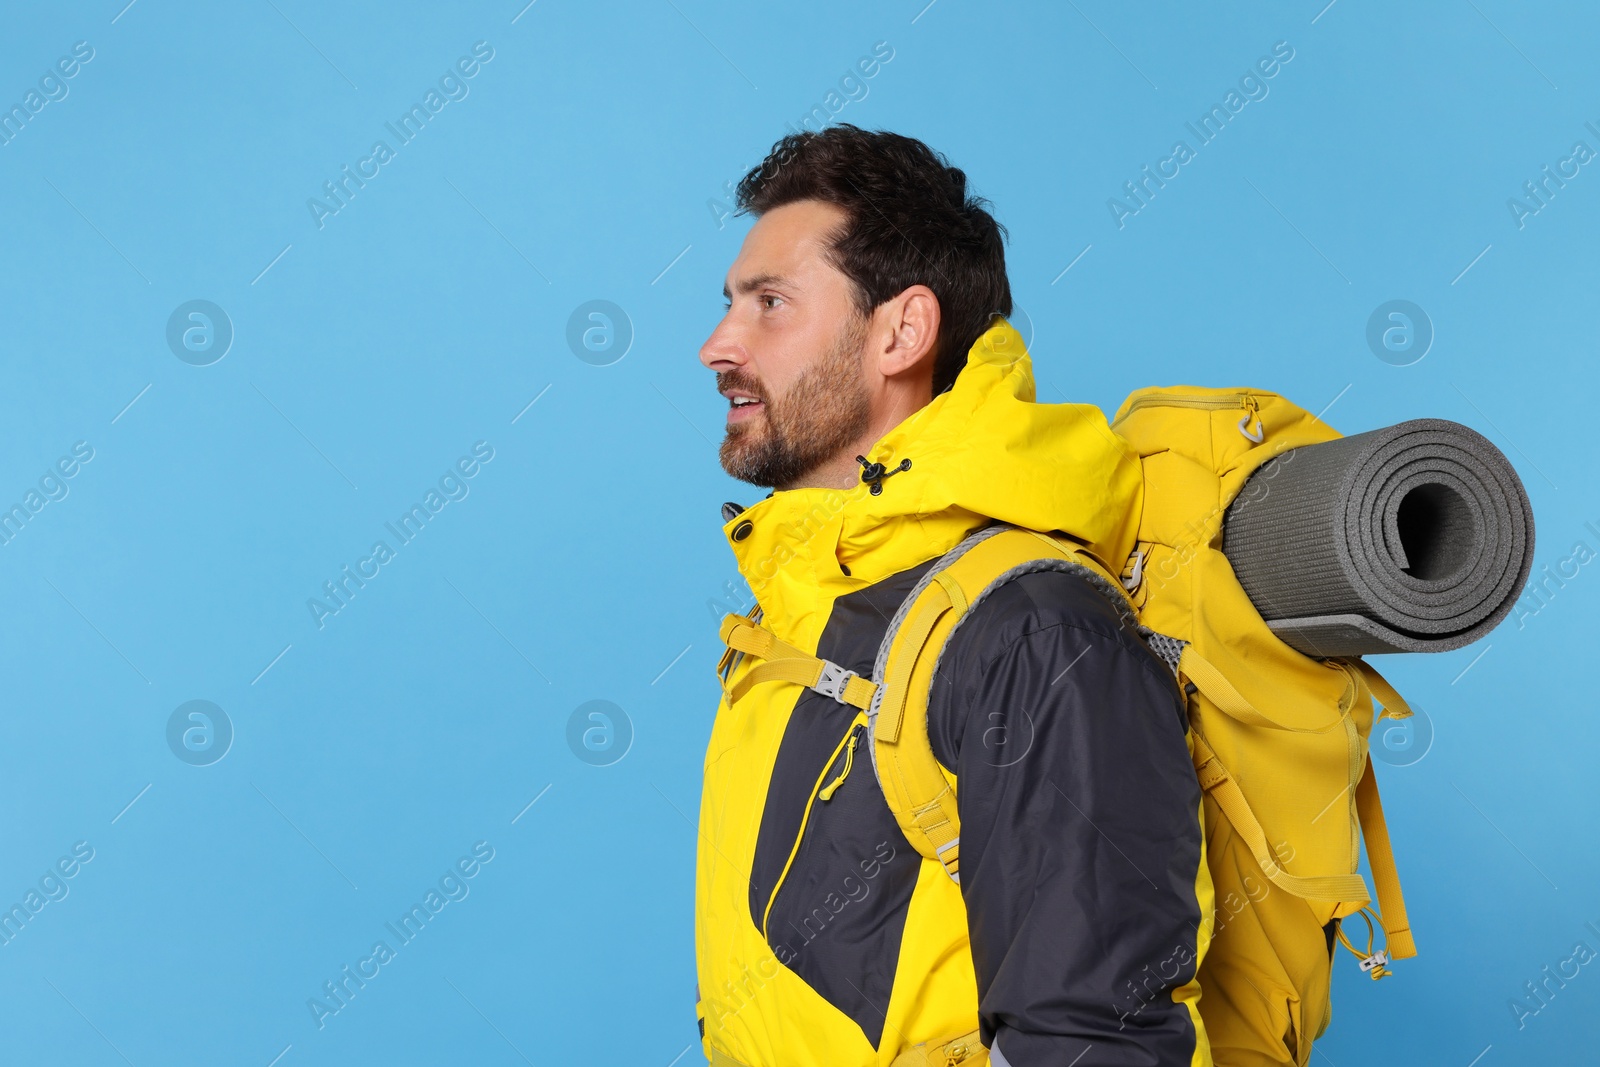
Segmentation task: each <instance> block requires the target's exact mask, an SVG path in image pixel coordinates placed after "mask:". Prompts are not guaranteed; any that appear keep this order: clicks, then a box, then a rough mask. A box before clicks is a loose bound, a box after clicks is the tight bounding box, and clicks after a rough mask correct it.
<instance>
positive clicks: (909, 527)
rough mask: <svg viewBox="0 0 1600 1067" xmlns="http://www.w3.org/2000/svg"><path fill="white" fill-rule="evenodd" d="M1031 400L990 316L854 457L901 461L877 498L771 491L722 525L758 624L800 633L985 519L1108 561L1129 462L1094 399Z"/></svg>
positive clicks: (858, 491) (1012, 334)
mask: <svg viewBox="0 0 1600 1067" xmlns="http://www.w3.org/2000/svg"><path fill="white" fill-rule="evenodd" d="M1034 396H1035V392H1034V380H1033V364H1032V360H1031V358H1030V357H1029V355H1028V352H1027V350H1026V346H1025V345H1024V342H1023V339H1022V335H1021V334H1019V333H1018V332H1017V331H1016V329H1015V328H1013V327H1012V325H1011V324H1010V323H1009V322H1007V321H1005V320H1004V319H1000V320H998V321H997V322H996V323H995V325H994V326H992V327H990V328H989V329H988V330H987V331H985V332H984V334H983V335H982V336H981V337H979V338H978V340H977V343H976V344H974V345H973V346H972V348H971V350H970V351H969V352H968V353H967V362H966V365H965V366H964V367H963V368H962V370H961V372H960V374H958V375H957V377H956V381H955V384H954V385H953V386H951V387H950V388H949V389H947V390H945V391H944V392H943V393H941V394H939V395H938V396H936V397H934V398H933V400H932V402H930V403H929V404H927V405H926V406H925V407H923V408H921V409H920V410H918V411H916V412H915V413H913V414H912V415H910V416H908V417H907V418H906V419H905V420H904V421H903V422H901V423H900V424H899V425H898V426H896V427H895V428H894V429H893V430H890V431H889V432H888V433H887V434H885V435H884V436H883V437H882V438H881V439H879V441H878V443H877V444H876V445H874V446H873V447H872V450H871V452H870V453H868V455H867V459H868V460H870V461H873V462H878V463H882V464H883V466H884V467H885V468H886V469H889V470H891V471H893V468H895V467H896V466H898V465H899V464H900V463H901V462H902V461H903V460H910V461H911V466H910V467H909V468H908V469H906V470H904V471H899V472H894V473H891V474H889V475H887V476H886V477H884V478H883V479H882V481H881V483H880V484H881V486H882V491H881V492H880V493H879V494H877V495H873V494H872V493H871V491H870V488H869V486H867V485H865V484H863V485H858V486H856V487H854V488H851V489H847V490H846V489H826V488H808V489H790V490H783V491H780V492H774V493H773V494H771V495H770V496H768V497H767V498H766V499H764V500H762V501H760V502H759V503H757V504H754V505H752V506H750V507H748V508H746V509H745V510H744V511H742V512H741V513H739V514H738V515H737V516H735V517H734V518H733V519H731V520H730V521H728V522H727V523H726V524H725V525H724V526H723V533H724V535H725V536H726V537H727V538H728V543H729V544H730V545H731V546H732V548H733V552H734V555H735V557H736V558H737V560H738V564H739V570H740V573H741V574H743V575H744V578H745V581H747V582H748V583H749V585H750V588H751V591H752V592H754V593H755V595H756V599H757V601H758V602H759V603H760V605H761V608H762V612H763V621H764V625H766V626H767V627H768V628H770V629H772V630H774V631H775V632H777V633H779V634H780V635H782V636H784V637H785V638H786V639H789V640H798V641H801V642H805V641H808V640H812V639H814V638H815V636H816V634H817V633H818V632H820V629H821V626H822V624H823V623H824V622H826V615H827V612H828V610H829V608H830V606H831V604H832V601H833V599H834V598H835V597H837V596H841V595H843V594H845V593H848V592H851V591H853V590H856V589H860V588H862V587H864V586H866V585H870V584H873V583H875V582H878V581H880V580H882V579H883V578H886V577H888V576H889V575H891V574H895V573H897V572H899V571H902V570H906V569H907V568H910V567H913V566H916V565H917V564H919V563H921V562H923V561H925V560H928V559H931V558H933V557H935V556H938V555H942V554H943V553H944V552H946V551H948V550H949V549H951V548H953V547H954V546H955V545H956V544H957V543H958V542H960V540H961V539H962V538H963V537H965V536H966V535H967V534H968V533H970V532H972V531H973V530H975V529H977V528H978V527H980V526H984V525H987V524H988V523H989V522H991V521H994V520H999V521H1001V522H1005V523H1009V524H1011V525H1014V526H1020V527H1024V528H1026V529H1030V530H1038V531H1041V532H1052V531H1056V532H1060V533H1062V534H1065V535H1067V536H1068V537H1070V538H1072V539H1073V540H1075V541H1077V542H1078V543H1080V544H1081V545H1083V546H1084V547H1085V548H1087V549H1088V550H1089V551H1090V552H1092V553H1093V554H1094V555H1095V557H1096V558H1097V559H1099V560H1100V562H1101V563H1103V564H1104V565H1105V566H1106V568H1107V569H1108V570H1110V571H1111V573H1113V574H1115V573H1117V572H1118V571H1119V570H1121V568H1122V564H1123V561H1124V560H1126V559H1127V557H1128V554H1129V553H1130V552H1131V551H1132V549H1133V545H1134V536H1135V532H1136V531H1137V529H1138V523H1139V510H1140V506H1141V503H1142V494H1143V483H1142V478H1141V474H1140V465H1139V460H1138V458H1137V457H1136V456H1135V455H1134V453H1133V452H1132V450H1131V449H1130V448H1129V447H1128V446H1127V444H1126V443H1125V442H1123V441H1122V439H1121V438H1119V437H1118V436H1117V435H1116V434H1114V433H1113V432H1112V430H1111V428H1110V426H1109V425H1107V423H1106V418H1105V415H1104V414H1103V413H1102V412H1101V411H1100V409H1099V408H1097V407H1095V406H1094V405H1092V404H1040V403H1038V402H1036V401H1035V399H1034ZM801 647H809V646H808V645H806V644H804V643H802V644H801Z"/></svg>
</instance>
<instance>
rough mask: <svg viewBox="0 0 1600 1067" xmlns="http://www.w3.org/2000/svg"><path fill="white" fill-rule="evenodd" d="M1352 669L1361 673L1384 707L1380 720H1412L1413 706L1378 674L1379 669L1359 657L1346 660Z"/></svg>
mask: <svg viewBox="0 0 1600 1067" xmlns="http://www.w3.org/2000/svg"><path fill="white" fill-rule="evenodd" d="M1346 662H1347V663H1349V664H1350V665H1351V666H1352V667H1354V668H1356V670H1358V671H1360V672H1361V678H1362V680H1363V681H1365V682H1366V683H1367V688H1368V689H1370V690H1372V693H1373V695H1374V696H1376V697H1377V698H1378V703H1380V704H1382V705H1383V712H1382V714H1380V715H1379V716H1378V718H1380V719H1409V718H1411V705H1410V704H1407V703H1406V700H1405V697H1402V696H1401V695H1400V694H1399V693H1397V692H1395V688H1394V686H1392V685H1390V684H1389V680H1388V679H1387V678H1385V677H1384V676H1383V675H1381V674H1379V673H1378V668H1376V667H1374V666H1373V665H1372V664H1370V663H1368V662H1367V661H1366V660H1364V659H1361V658H1359V657H1356V658H1352V659H1349V660H1346Z"/></svg>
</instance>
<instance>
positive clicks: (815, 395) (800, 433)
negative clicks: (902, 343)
mask: <svg viewBox="0 0 1600 1067" xmlns="http://www.w3.org/2000/svg"><path fill="white" fill-rule="evenodd" d="M866 336H867V330H866V322H865V321H864V320H862V319H857V320H856V321H854V322H852V323H851V324H850V326H848V327H847V328H846V329H845V330H844V331H843V332H842V333H841V334H840V336H839V337H838V338H837V339H836V340H835V342H834V344H833V345H832V346H831V347H830V348H829V349H828V351H827V352H826V353H825V354H824V355H823V357H822V358H821V359H819V360H818V361H817V362H815V363H813V364H812V365H811V366H809V367H807V368H806V369H805V370H803V371H801V372H800V375H799V377H797V378H796V379H795V380H794V384H793V385H791V386H790V387H789V389H788V391H787V392H785V393H784V394H783V395H782V396H773V395H771V393H770V391H769V390H767V389H766V388H765V387H763V385H762V383H761V382H760V381H759V380H758V379H757V378H755V377H754V376H753V375H747V374H744V373H742V372H740V371H726V372H724V373H721V374H718V375H717V388H718V389H719V390H724V389H740V390H744V391H747V392H750V393H753V394H754V395H755V396H757V397H759V398H760V399H761V401H762V403H763V406H764V407H765V410H764V411H763V412H761V414H760V415H759V416H758V417H757V418H754V419H750V420H748V421H745V422H737V423H734V424H733V425H731V426H729V427H728V435H727V437H725V438H723V441H722V447H721V448H720V449H719V450H718V457H719V458H720V459H721V461H722V469H723V470H725V471H727V472H728V474H729V475H731V476H732V477H734V478H738V479H739V480H740V481H742V482H749V483H750V484H751V485H756V486H769V487H774V488H779V487H783V486H788V485H792V484H793V483H795V482H798V481H800V480H801V479H802V478H803V477H804V476H805V475H807V474H809V473H810V472H812V471H814V470H816V469H817V468H818V467H821V466H822V465H823V464H825V463H827V462H829V461H830V460H832V459H834V457H836V456H837V455H838V454H839V452H840V451H841V450H843V449H845V448H848V447H849V446H850V445H851V444H852V443H854V442H855V441H857V440H859V439H860V438H861V435H862V434H864V433H866V431H867V427H868V426H869V425H870V424H871V419H872V405H871V398H870V397H869V396H868V394H867V385H866V378H865V375H864V374H863V373H862V367H861V348H862V346H863V344H864V343H865V342H866Z"/></svg>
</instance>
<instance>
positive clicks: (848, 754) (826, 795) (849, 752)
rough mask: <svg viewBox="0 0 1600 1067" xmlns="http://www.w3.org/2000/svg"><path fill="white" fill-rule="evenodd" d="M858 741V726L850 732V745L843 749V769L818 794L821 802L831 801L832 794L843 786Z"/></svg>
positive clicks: (859, 729)
mask: <svg viewBox="0 0 1600 1067" xmlns="http://www.w3.org/2000/svg"><path fill="white" fill-rule="evenodd" d="M860 739H861V727H860V725H859V724H858V725H857V726H856V727H855V729H853V730H851V731H850V743H849V744H847V745H846V746H845V749H844V769H842V770H841V771H840V772H839V777H837V778H835V779H834V780H833V781H831V782H829V783H828V784H827V785H825V786H823V787H822V792H820V793H818V794H817V796H819V797H821V798H822V799H823V800H832V799H833V794H835V793H837V792H838V791H839V787H840V786H841V785H844V780H845V777H846V776H847V775H849V773H850V765H851V764H853V763H854V762H855V756H856V742H857V741H858V740H860Z"/></svg>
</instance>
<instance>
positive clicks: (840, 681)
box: [811, 659, 856, 704]
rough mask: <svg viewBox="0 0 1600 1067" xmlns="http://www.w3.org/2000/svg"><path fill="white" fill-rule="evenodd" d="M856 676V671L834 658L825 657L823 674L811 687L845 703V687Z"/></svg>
mask: <svg viewBox="0 0 1600 1067" xmlns="http://www.w3.org/2000/svg"><path fill="white" fill-rule="evenodd" d="M854 677H856V672H855V671H847V670H845V669H844V668H843V667H841V666H839V665H838V664H837V663H835V662H833V661H832V660H827V659H825V660H823V661H822V674H821V675H819V676H818V677H817V684H816V685H814V686H812V687H811V688H812V689H814V690H815V691H816V692H818V693H821V694H822V695H823V696H825V697H832V698H833V699H835V700H837V701H838V702H839V703H841V704H843V703H846V701H845V699H844V687H845V686H847V685H849V684H850V679H852V678H854Z"/></svg>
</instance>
